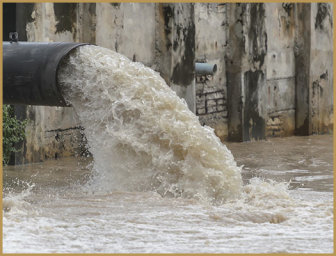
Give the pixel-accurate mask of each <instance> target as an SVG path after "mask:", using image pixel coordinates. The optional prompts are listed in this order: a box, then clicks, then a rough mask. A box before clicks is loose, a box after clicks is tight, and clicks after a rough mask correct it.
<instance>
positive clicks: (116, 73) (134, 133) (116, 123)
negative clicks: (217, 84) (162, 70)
mask: <svg viewBox="0 0 336 256" xmlns="http://www.w3.org/2000/svg"><path fill="white" fill-rule="evenodd" d="M58 79H59V82H60V84H61V88H62V90H63V94H64V96H65V97H66V100H67V101H68V102H69V103H70V104H71V105H72V106H73V107H74V109H75V111H76V113H77V114H78V116H79V120H80V122H81V123H82V125H83V126H84V127H85V135H86V137H87V140H88V143H89V150H90V152H91V153H92V154H93V157H94V167H93V169H94V171H96V172H97V173H98V174H99V175H97V177H96V179H95V181H94V182H93V185H92V186H93V187H95V188H94V189H95V190H96V191H111V190H126V191H156V192H158V193H159V194H161V195H163V196H174V197H184V198H196V199H200V200H202V201H210V202H222V201H225V200H227V199H231V198H235V197H237V196H239V195H240V194H241V192H242V178H241V174H240V172H241V169H240V168H239V167H237V165H236V162H235V161H234V158H233V156H232V154H231V152H230V151H229V150H228V149H227V148H226V146H225V145H223V144H222V143H221V142H220V140H219V139H218V138H217V137H216V136H215V134H214V132H213V129H211V128H210V127H207V126H204V127H203V126H201V125H200V123H199V120H198V118H197V117H196V116H195V115H194V114H193V113H192V112H190V111H189V109H188V107H187V104H186V102H185V101H184V100H183V99H180V98H179V97H178V96H177V95H176V93H175V92H173V91H172V90H171V89H170V88H169V87H168V86H167V84H166V83H165V81H164V80H163V79H162V78H161V77H160V75H159V74H158V73H156V72H155V71H153V70H151V69H150V68H147V67H145V66H144V65H143V64H141V63H137V62H132V61H130V60H129V59H127V58H126V57H124V56H123V55H120V54H118V53H116V52H114V51H111V50H108V49H105V48H101V47H98V46H82V47H79V48H77V49H76V50H74V51H73V52H72V53H71V54H70V56H69V57H68V58H67V59H65V60H64V62H63V64H62V66H61V68H60V71H59V76H58Z"/></svg>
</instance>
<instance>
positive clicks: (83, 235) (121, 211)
mask: <svg viewBox="0 0 336 256" xmlns="http://www.w3.org/2000/svg"><path fill="white" fill-rule="evenodd" d="M227 147H228V149H229V150H231V152H232V154H233V156H234V158H235V160H236V162H237V165H238V166H243V167H242V178H243V182H244V189H243V193H242V196H241V198H239V199H235V200H229V201H227V202H226V203H223V204H219V205H218V204H217V205H216V204H211V203H206V202H200V201H198V200H196V199H187V198H174V197H164V196H162V195H159V194H157V193H155V192H150V191H149V192H130V191H120V190H117V191H113V190H111V191H99V190H96V189H94V190H93V189H92V187H90V184H89V183H90V179H91V178H92V177H93V176H95V175H96V174H95V173H94V172H93V171H92V170H91V165H90V163H91V162H92V159H91V158H65V159H60V160H48V161H45V162H43V163H39V164H30V165H25V166H15V167H11V166H8V167H4V168H3V207H4V211H3V248H4V252H5V253H12V252H15V253H25V252H26V253H141V252H142V253H331V252H333V138H332V136H331V135H323V136H322V135H321V136H320V135H319V136H309V137H289V138H274V139H268V140H267V141H258V142H247V143H228V144H227Z"/></svg>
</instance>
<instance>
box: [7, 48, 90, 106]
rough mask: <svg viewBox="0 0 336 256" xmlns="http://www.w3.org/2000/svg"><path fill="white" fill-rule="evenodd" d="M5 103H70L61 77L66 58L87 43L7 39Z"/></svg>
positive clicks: (54, 104) (59, 104) (45, 104)
mask: <svg viewBox="0 0 336 256" xmlns="http://www.w3.org/2000/svg"><path fill="white" fill-rule="evenodd" d="M2 45H3V103H4V104H24V105H44V106H67V104H66V102H65V100H64V97H63V95H62V93H61V89H60V86H59V84H58V81H57V72H58V69H59V65H60V63H61V61H62V59H63V58H64V57H65V56H67V55H68V54H69V53H70V52H71V51H72V50H73V49H75V48H77V47H79V46H82V45H85V44H83V43H30V42H19V43H18V42H3V44H2Z"/></svg>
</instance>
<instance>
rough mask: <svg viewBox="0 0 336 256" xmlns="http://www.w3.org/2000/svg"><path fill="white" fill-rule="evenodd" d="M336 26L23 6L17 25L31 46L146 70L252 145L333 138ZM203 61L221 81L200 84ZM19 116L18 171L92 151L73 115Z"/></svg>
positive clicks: (223, 15)
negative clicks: (94, 48) (91, 54)
mask: <svg viewBox="0 0 336 256" xmlns="http://www.w3.org/2000/svg"><path fill="white" fill-rule="evenodd" d="M12 9H13V6H10V8H9V7H8V8H4V10H7V11H10V10H12ZM14 16H15V15H14ZM5 17H7V18H6V21H7V23H11V25H12V26H10V25H9V24H5V23H4V26H5V31H9V30H13V24H12V23H13V22H10V21H9V20H10V17H11V15H5ZM332 22H333V5H332V4H331V3H328V4H323V3H316V4H309V3H308V4H289V3H263V4H257V3H249V4H244V3H241V4H235V3H195V4H191V3H146V4H143V3H55V4H53V3H36V4H34V3H19V4H16V20H15V26H16V30H17V31H18V32H19V40H21V41H40V42H53V41H68V42H86V43H92V44H97V45H99V46H103V47H106V48H109V49H112V50H115V51H117V52H120V53H122V54H124V55H126V56H127V57H128V58H130V59H131V60H133V61H140V62H143V63H144V64H145V65H147V66H149V67H151V68H152V69H154V70H156V71H157V72H159V73H160V75H161V76H162V77H163V78H164V80H165V81H166V82H167V84H168V85H169V86H170V87H171V88H172V89H173V90H175V91H176V93H177V95H179V96H180V97H182V98H184V99H185V100H186V102H187V104H188V107H189V109H190V110H192V111H194V112H195V113H196V114H197V115H198V116H199V119H200V122H201V124H203V125H209V126H211V127H213V128H214V129H215V133H216V134H217V136H218V137H220V138H221V140H222V141H225V140H232V141H247V140H258V139H265V138H266V137H269V136H290V135H294V134H296V135H309V134H313V133H330V132H331V131H332V129H333V97H332V95H333V23H332ZM195 61H197V62H206V63H210V64H216V65H217V73H216V74H215V75H214V76H201V75H196V74H195V69H194V65H195ZM15 113H16V115H17V116H20V117H22V118H25V117H28V118H29V119H30V122H29V124H28V127H27V133H28V138H27V140H26V142H25V143H24V144H23V145H22V144H18V145H17V148H21V147H23V148H24V150H23V151H22V152H20V153H17V154H16V158H17V159H16V162H17V163H27V162H35V161H41V160H43V159H44V158H46V157H47V158H48V157H60V156H68V155H74V154H77V153H78V154H80V152H82V151H83V150H84V146H83V143H82V140H83V139H84V138H83V135H82V130H81V128H80V124H79V123H78V119H77V117H76V114H75V113H74V111H73V110H72V109H71V108H54V107H36V106H26V107H25V106H16V107H15ZM84 144H85V143H84Z"/></svg>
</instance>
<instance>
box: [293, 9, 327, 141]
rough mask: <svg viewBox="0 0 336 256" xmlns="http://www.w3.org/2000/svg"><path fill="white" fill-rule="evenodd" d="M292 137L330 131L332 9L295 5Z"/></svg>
mask: <svg viewBox="0 0 336 256" xmlns="http://www.w3.org/2000/svg"><path fill="white" fill-rule="evenodd" d="M295 8H296V9H295V14H296V40H295V69H296V95H295V103H296V117H295V121H296V124H295V126H296V127H295V128H296V130H295V134H296V135H302V136H305V135H311V134H317V133H330V132H332V129H333V5H332V4H330V3H307V4H296V5H295Z"/></svg>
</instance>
